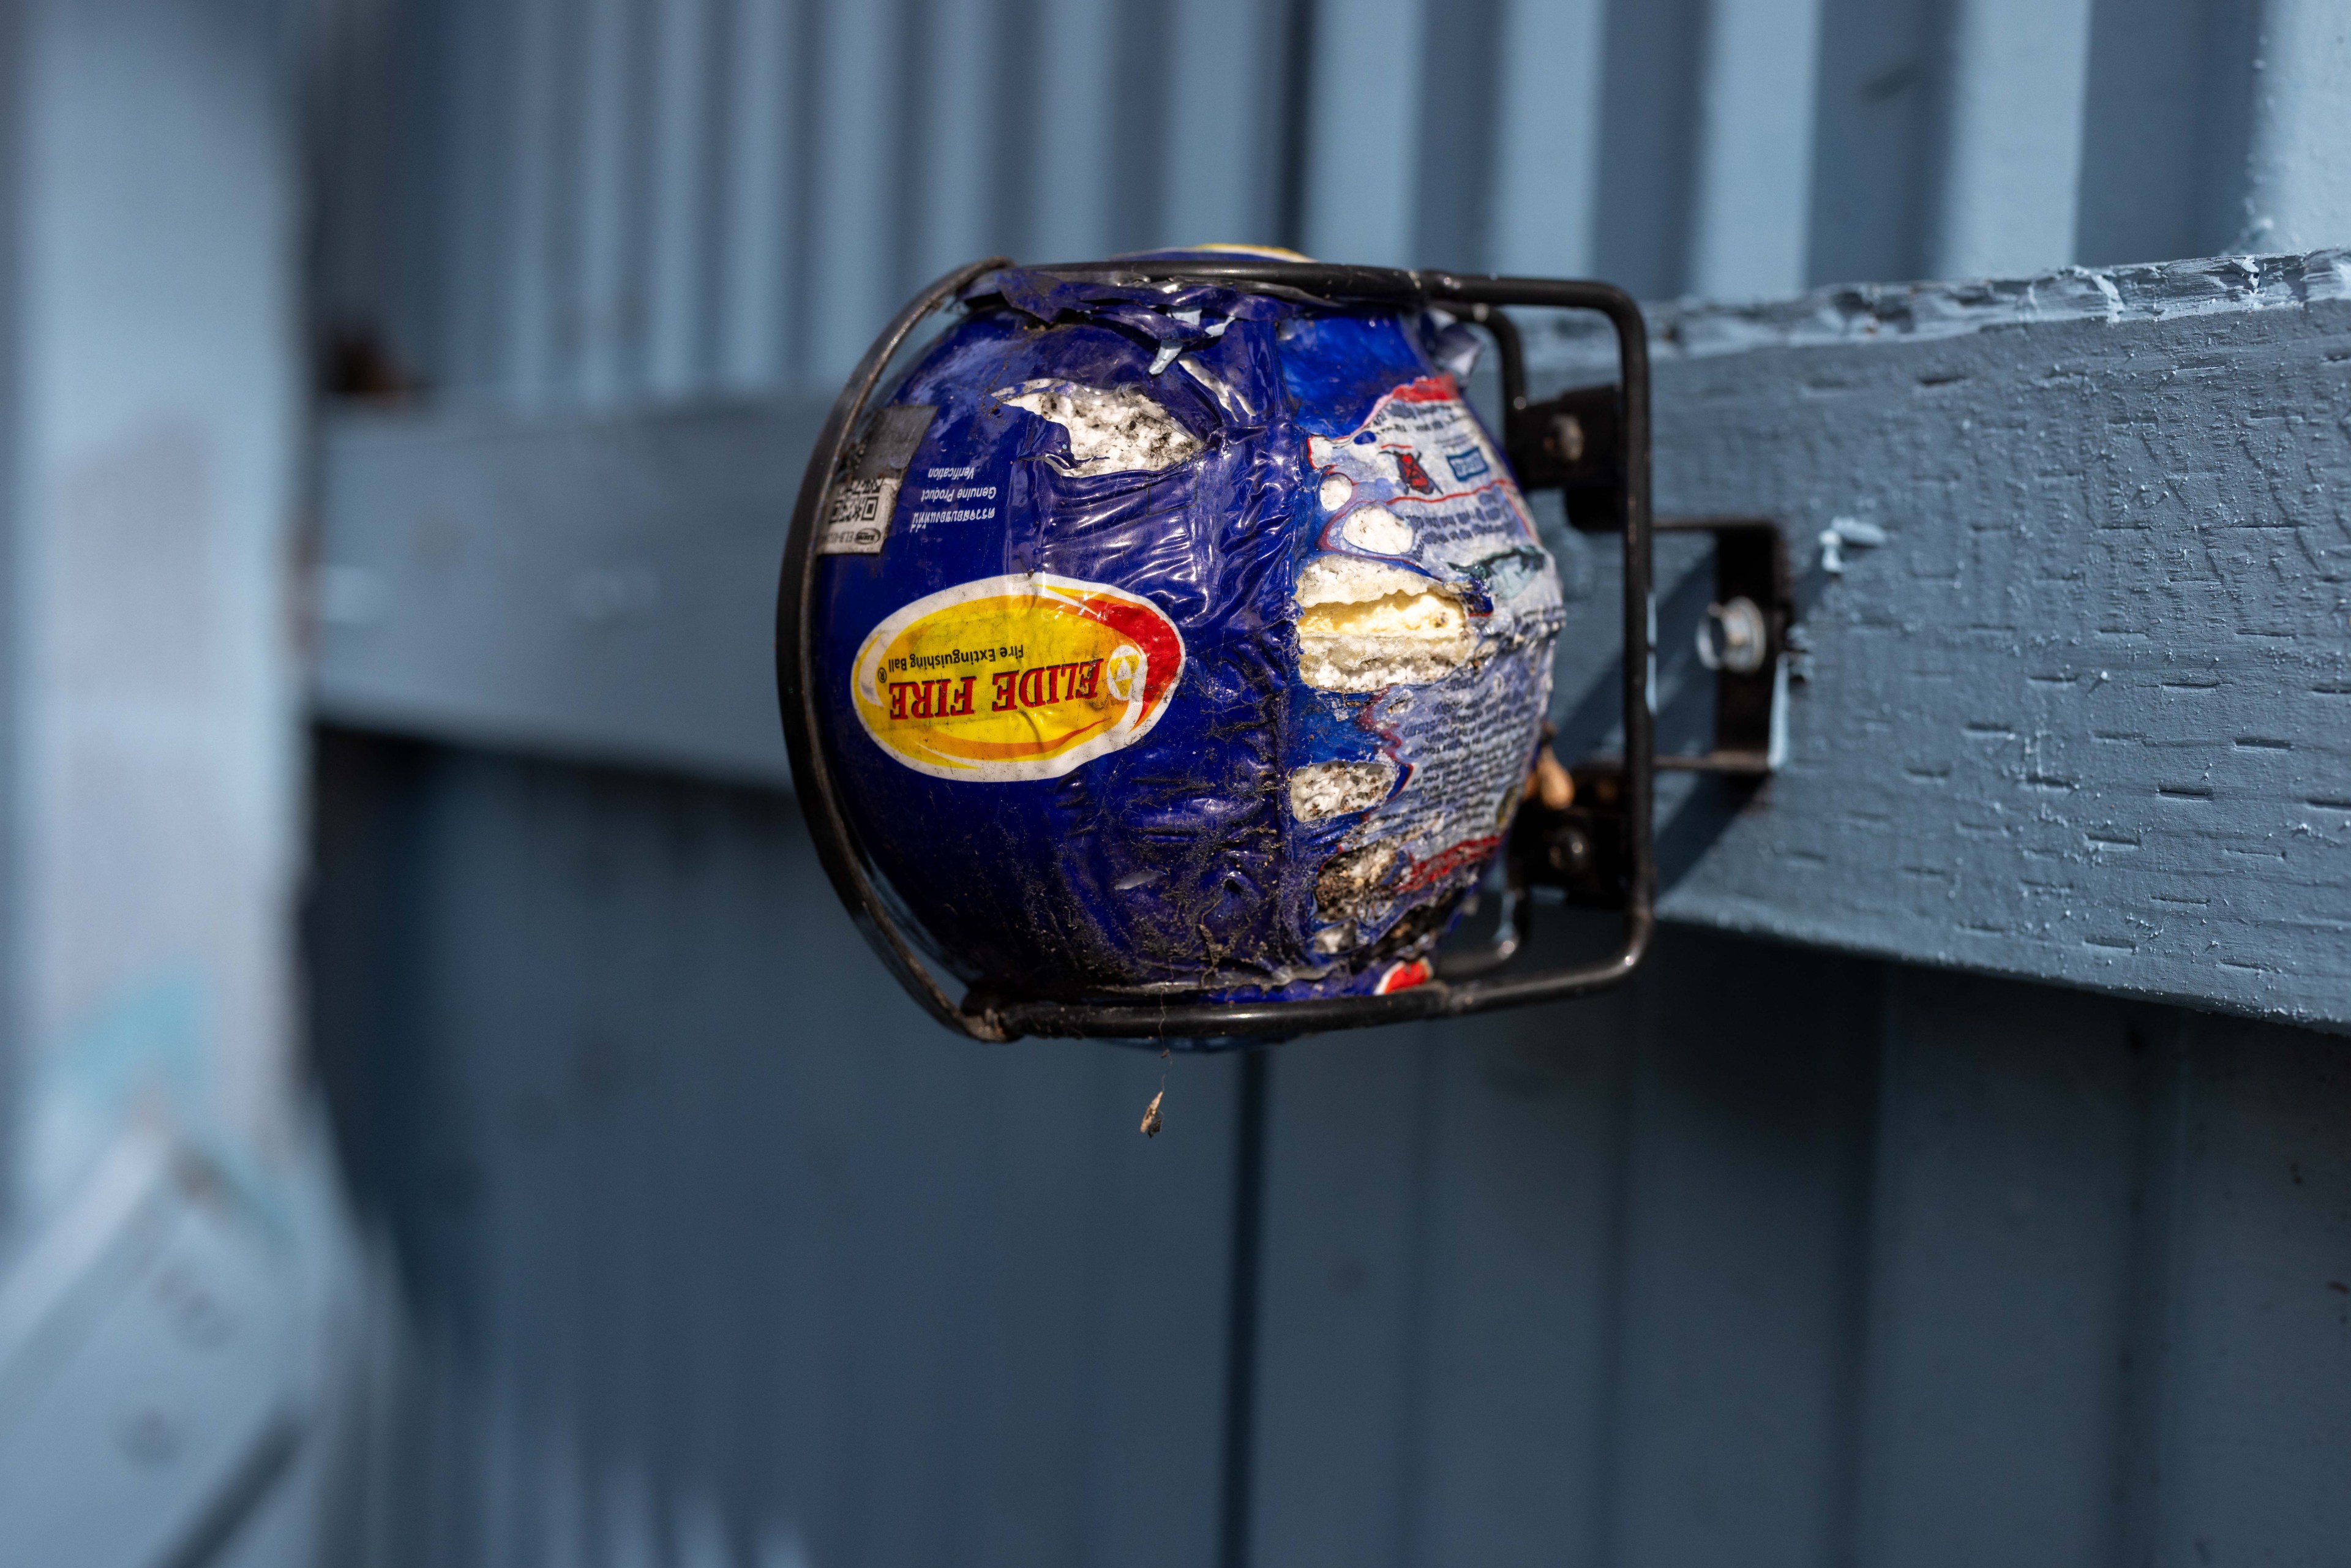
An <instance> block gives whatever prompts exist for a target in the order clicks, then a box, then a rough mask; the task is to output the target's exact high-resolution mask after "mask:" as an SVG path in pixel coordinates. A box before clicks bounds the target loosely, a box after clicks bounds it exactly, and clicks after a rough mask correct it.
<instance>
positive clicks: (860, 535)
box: [816, 475, 899, 555]
mask: <svg viewBox="0 0 2351 1568" xmlns="http://www.w3.org/2000/svg"><path fill="white" fill-rule="evenodd" d="M898 485H899V478H898V476H895V475H893V476H890V477H888V478H883V479H843V480H841V481H840V482H839V483H837V484H835V485H834V486H833V487H832V507H831V515H830V516H828V517H826V518H825V520H824V535H823V537H822V538H820V539H818V540H817V546H816V553H817V554H819V555H879V554H881V553H882V541H883V539H885V538H889V536H890V514H891V512H892V511H893V509H894V508H895V507H897V505H898Z"/></svg>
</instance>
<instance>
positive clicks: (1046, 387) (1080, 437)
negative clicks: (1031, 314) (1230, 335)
mask: <svg viewBox="0 0 2351 1568" xmlns="http://www.w3.org/2000/svg"><path fill="white" fill-rule="evenodd" d="M995 396H996V399H997V401H998V402H1002V403H1004V404H1006V405H1007V406H1008V407H1011V408H1018V409H1025V410H1027V411H1028V412H1029V413H1033V414H1035V415H1036V416H1037V417H1038V418H1040V419H1050V420H1051V421H1052V422H1053V423H1055V424H1058V425H1060V426H1061V428H1062V429H1063V430H1066V431H1068V432H1069V433H1070V455H1069V457H1068V458H1067V459H1066V460H1065V461H1064V462H1063V464H1062V468H1063V471H1064V472H1066V473H1071V474H1135V473H1151V472H1154V471H1156V470H1158V469H1161V468H1170V467H1173V466H1175V465H1176V464H1178V463H1181V462H1183V461H1184V460H1185V459H1186V458H1187V457H1190V456H1191V455H1193V454H1195V453H1196V452H1197V451H1199V450H1200V443H1199V441H1198V439H1197V438H1196V437H1195V436H1194V435H1193V434H1192V433H1191V432H1190V431H1187V430H1186V429H1185V428H1184V427H1183V426H1182V425H1180V424H1178V423H1175V416H1174V415H1172V414H1170V413H1168V412H1167V411H1166V410H1165V409H1164V408H1162V407H1160V405H1159V404H1157V403H1156V402H1153V401H1152V400H1151V399H1149V398H1147V397H1145V396H1144V395H1143V394H1142V393H1141V392H1134V391H1124V390H1112V389H1108V388H1103V387H1087V386H1079V385H1078V384H1076V383H1075V382H1026V383H1024V384H1023V385H1020V386H1018V387H1008V388H1006V389H1004V390H1003V391H1001V392H997V393H996V394H995Z"/></svg>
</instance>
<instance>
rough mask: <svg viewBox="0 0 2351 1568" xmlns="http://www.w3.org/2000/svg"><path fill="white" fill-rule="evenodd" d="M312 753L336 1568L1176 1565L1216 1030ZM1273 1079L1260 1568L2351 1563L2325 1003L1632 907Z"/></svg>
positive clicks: (574, 797)
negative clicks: (340, 1142)
mask: <svg viewBox="0 0 2351 1568" xmlns="http://www.w3.org/2000/svg"><path fill="white" fill-rule="evenodd" d="M322 763H323V771H322V774H321V779H322V785H323V789H322V795H321V826H322V833H323V837H322V840H321V848H322V852H323V853H322V856H321V862H320V863H321V866H322V868H323V881H322V883H321V885H320V889H319V896H318V899H317V902H316V904H315V909H314V919H313V926H312V930H313V956H314V963H315V966H316V967H315V968H314V977H315V982H316V988H317V994H318V995H319V998H320V1000H319V1009H320V1010H319V1013H318V1015H317V1036H318V1039H319V1045H320V1049H321V1051H322V1053H323V1067H324V1071H325V1075H326V1079H327V1082H328V1083H329V1089H330V1092H331V1094H332V1096H333V1098H334V1099H335V1100H336V1102H337V1103H338V1105H339V1107H340V1110H341V1111H342V1113H343V1115H342V1123H343V1124H344V1125H345V1126H346V1127H347V1128H349V1129H350V1130H351V1131H352V1133H354V1134H357V1135H356V1137H355V1138H354V1139H353V1140H352V1141H351V1142H350V1143H349V1144H348V1145H347V1157H348V1159H349V1161H350V1168H351V1171H352V1175H353V1179H354V1185H355V1186H356V1188H357V1190H358V1192H359V1193H360V1197H361V1200H362V1202H363V1205H364V1206H365V1207H366V1210H367V1212H368V1213H369V1214H370V1215H371V1217H372V1218H373V1219H374V1221H375V1222H376V1223H377V1224H378V1225H380V1226H381V1228H382V1229H383V1233H384V1234H386V1235H388V1236H390V1237H392V1238H394V1239H396V1241H397V1246H396V1248H395V1249H394V1251H393V1254H392V1260H390V1264H391V1266H392V1267H393V1268H395V1269H396V1272H397V1275H398V1278H399V1279H400V1280H401V1281H402V1286H403V1289H404V1291H405V1295H404V1301H405V1302H406V1307H405V1309H404V1310H401V1311H394V1310H393V1308H392V1302H391V1301H390V1300H389V1299H387V1300H386V1301H380V1302H379V1303H378V1305H377V1307H376V1308H375V1311H376V1312H378V1313H379V1317H378V1321H377V1324H376V1331H375V1332H376V1333H377V1334H378V1336H379V1341H380V1343H381V1345H382V1347H383V1350H382V1354H384V1356H385V1366H386V1375H385V1382H384V1384H383V1385H382V1386H381V1389H380V1391H379V1403H378V1404H377V1406H375V1408H374V1425H373V1427H371V1433H372V1436H371V1446H370V1447H368V1448H366V1449H365V1450H364V1454H363V1459H364V1463H363V1465H362V1467H361V1468H360V1469H359V1470H358V1471H357V1472H356V1473H355V1475H354V1477H353V1480H354V1486H353V1490H352V1491H351V1493H350V1496H351V1497H352V1498H353V1500H354V1501H353V1504H352V1506H351V1507H350V1508H349V1509H347V1510H346V1511H345V1513H344V1514H343V1516H342V1529H343V1531H345V1532H346V1533H345V1534H344V1535H343V1536H341V1537H339V1538H337V1539H336V1540H334V1541H332V1542H330V1543H329V1544H330V1548H331V1552H330V1556H331V1560H334V1561H338V1562H350V1563H379V1562H381V1563H420V1562H433V1563H499V1564H513V1565H516V1568H534V1565H536V1564H540V1563H547V1564H555V1563H571V1562H580V1561H588V1562H597V1561H602V1562H612V1563H632V1562H640V1561H641V1562H645V1563H677V1564H680V1565H681V1568H699V1565H700V1564H702V1563H719V1562H732V1563H758V1564H761V1565H762V1568H765V1565H766V1564H768V1563H789V1562H797V1561H799V1560H800V1559H799V1558H797V1557H794V1556H793V1555H791V1553H792V1552H804V1553H805V1560H806V1561H808V1562H810V1563H818V1564H835V1563H936V1562H954V1563H1007V1564H1013V1563H1019V1564H1026V1565H1037V1564H1050V1563H1070V1564H1076V1563H1161V1562H1164V1563H1203V1562H1207V1561H1211V1560H1212V1557H1213V1552H1212V1548H1213V1542H1214V1540H1215V1521H1216V1511H1217V1463H1218V1458H1219V1446H1218V1445H1219V1428H1218V1420H1219V1413H1218V1399H1219V1396H1220V1393H1221V1386H1222V1377H1223V1368H1224V1358H1225V1354H1226V1352H1227V1345H1226V1342H1225V1319H1224V1315H1223V1307H1224V1301H1225V1291H1226V1285H1227V1280H1226V1273H1225V1269H1226V1261H1227V1257H1226V1233H1225V1228H1224V1227H1225V1223H1226V1218H1227V1216H1228V1206H1229V1202H1230V1191H1229V1186H1228V1183H1229V1181H1230V1173H1231V1169H1232V1164H1231V1161H1232V1146H1231V1142H1230V1138H1231V1130H1232V1117H1233V1106H1234V1100H1233V1095H1234V1092H1235V1082H1236V1074H1235V1071H1234V1067H1235V1064H1234V1061H1233V1060H1232V1059H1230V1058H1223V1059H1198V1058H1187V1059H1184V1060H1181V1061H1175V1062H1174V1063H1173V1064H1172V1065H1171V1066H1170V1067H1168V1068H1165V1069H1164V1068H1163V1066H1162V1064H1161V1063H1160V1061H1159V1060H1158V1058H1157V1057H1156V1056H1155V1055H1154V1054H1152V1053H1150V1052H1147V1051H1128V1050H1121V1049H1108V1048H1099V1047H1081V1046H1071V1045H1067V1044H1057V1043H1051V1042H1027V1043H1023V1044H1020V1045H1016V1046H1012V1047H1008V1048H988V1049H979V1048H975V1047H972V1046H970V1045H969V1044H967V1043H966V1042H962V1041H958V1040H955V1039H953V1038H951V1037H949V1036H947V1035H946V1034H945V1033H943V1032H941V1031H939V1030H935V1029H934V1028H932V1027H931V1026H929V1025H928V1024H927V1023H926V1022H925V1021H924V1020H923V1019H921V1018H920V1017H919V1016H918V1015H916V1013H915V1012H914V1009H913V1008H912V1007H911V1006H910V1005H909V1004H908V1003H906V1002H905V1001H904V999H903V998H901V997H900V996H898V994H897V993H896V992H895V990H894V988H893V987H892V986H891V985H890V983H889V982H888V980H887V979H886V977H884V976H883V974H882V972H881V970H880V969H879V967H878V966H877V965H876V964H875V963H874V962H873V961H872V959H871V957H870V956H868V955H867V954H866V953H865V951H864V949H863V947H862V944H861V943H860V942H859V941H858V940H857V938H856V937H855V936H853V934H852V932H851V931H850V929H849V927H848V925H847V923H846V922H845V921H844V920H843V919H841V916H840V915H838V914H837V913H836V912H835V910H834V909H833V907H832V905H831V900H830V896H829V894H825V893H824V892H823V890H822V886H821V883H820V876H819V873H818V872H817V870H816V868H815V866H814V864H813V862H812V857H811V853H810V850H809V848H808V846H807V842H806V840H805V837H804V834H803V832H802V830H801V828H800V826H799V822H798V821H796V820H795V817H794V813H793V811H792V809H791V807H790V806H789V803H788V802H786V801H785V800H782V799H781V798H779V797H777V796H775V795H771V794H768V793H766V792H761V791H746V790H729V789H722V788H718V787H714V786H706V785H696V784H685V783H679V782H674V781H669V780H664V779H655V778H652V777H647V776H634V775H627V774H620V773H612V772H606V771H597V770H588V769H580V768H569V767H562V766H558V765H553V764H546V763H530V762H523V761H516V760H508V759H503V758H495V757H491V756H487V755H479V754H468V753H464V752H455V751H448V750H444V749H440V748H434V747H418V746H413V745H411V744H407V743H394V742H387V741H380V740H372V739H368V738H365V737H358V736H355V735H351V734H349V733H346V732H333V733H330V734H329V737H327V740H326V742H325V749H324V751H323V752H322ZM1553 935H1554V939H1560V938H1562V937H1563V936H1566V935H1571V934H1568V933H1562V932H1554V934H1553ZM1162 1071H1168V1072H1169V1074H1170V1076H1169V1079H1168V1096H1167V1118H1168V1130H1167V1131H1166V1132H1165V1134H1162V1135H1161V1136H1160V1137H1159V1138H1158V1139H1156V1140H1155V1141H1152V1142H1149V1143H1146V1142H1145V1141H1144V1140H1143V1139H1142V1138H1141V1137H1139V1136H1138V1135H1136V1134H1135V1132H1134V1121H1135V1118H1136V1117H1137V1116H1139V1115H1140V1113H1141V1110H1142V1106H1143V1104H1144V1102H1145V1101H1146V1100H1147V1099H1148V1098H1149V1097H1150V1095H1151V1093H1152V1092H1153V1091H1154V1090H1155V1088H1156V1087H1157V1085H1158V1082H1159V1077H1160V1073H1161V1072H1162ZM1270 1097H1271V1098H1270V1105H1271V1124H1270V1144H1269V1165H1268V1168H1267V1172H1266V1188H1265V1202H1266V1205H1267V1207H1266V1218H1265V1231H1264V1253H1263V1260H1262V1268H1263V1276H1262V1281H1261V1286H1260V1289H1261V1292H1262V1295H1261V1310H1260V1316H1259V1322H1258V1329H1257V1334H1258V1341H1257V1343H1258V1352H1259V1365H1260V1377H1259V1396H1258V1400H1257V1403H1256V1406H1255V1409H1254V1417H1255V1443H1256V1450H1257V1461H1256V1467H1255V1494H1256V1497H1257V1499H1258V1504H1257V1508H1256V1510H1255V1521H1254V1528H1253V1531H1252V1537H1251V1539H1252V1544H1253V1550H1254V1561H1257V1562H1259V1563H1297V1562H1346V1563H1364V1564H1398V1565H1406V1564H1410V1565H1420V1564H1427V1565H1436V1564H1449V1563H1465V1562H1475V1563H1485V1564H1496V1565H1503V1564H1510V1563H1530V1564H1533V1563H1583V1564H1594V1565H1599V1564H1611V1565H1614V1564H1644V1565H1646V1564H1661V1565H1662V1564H1681V1563H1692V1564H1695V1563H1721V1562H1740V1563H1790V1564H1810V1563H1831V1562H1859V1563H1878V1564H1889V1565H1892V1564H1901V1565H1910V1564H1917V1565H1935V1568H1940V1565H1943V1564H1959V1563H1984V1562H1993V1561H1998V1562H2005V1563H2020V1564H2033V1563H2048V1564H2053V1565H2055V1564H2077V1563H2105V1562H2114V1563H2134V1564H2137V1563H2158V1564H2172V1563H2179V1564H2200V1563H2204V1562H2206V1561H2208V1560H2209V1561H2210V1562H2213V1563H2231V1562H2258V1561H2281V1562H2313V1563H2316V1562H2325V1561H2328V1560H2330V1558H2331V1556H2332V1554H2333V1553H2334V1551H2335V1546H2336V1545H2337V1544H2339V1542H2341V1541H2343V1540H2344V1539H2346V1538H2351V1491H2346V1489H2345V1488H2343V1487H2342V1486H2341V1485H2339V1479H2340V1477H2341V1475H2342V1473H2343V1469H2344V1466H2345V1464H2346V1458H2351V1415H2346V1411H2351V1406H2346V1399H2345V1397H2344V1395H2343V1390H2344V1389H2345V1388H2346V1386H2351V1323H2346V1318H2351V1294H2346V1287H2351V1140H2346V1134H2345V1132H2344V1129H2345V1128H2346V1127H2351V1060H2346V1055H2345V1052H2344V1047H2343V1042H2342V1041H2341V1040H2339V1039H2336V1038H2335V1037H2331V1036H2322V1035H2315V1034H2306V1033H2302V1032H2299V1031H2296V1030H2290V1029H2285V1028H2281V1027H2277V1026H2273V1025H2264V1024H2256V1023H2249V1022H2242V1021H2235V1020H2229V1019H2218V1018H2210V1017H2205V1016H2200V1015H2196V1014H2192V1013H2187V1012H2182V1011H2179V1010H2177V1009H2166V1008H2158V1007H2147V1006H2139V1005H2134V1004H2129V1003H2124V1002H2118V1001H2114V1000H2109V999H2105V998H2095V997H2091V996H2087V995H2084V994H2080V993H2074V992H2068V991H2064V990H2059V989H2054V988H2043V987H2037V986H2032V985H2025V984H2021V983H2015V982H2007V981H1997V980H1988V979H1981V978H1971V977H1963V976H1956V975H1948V974H1933V973H1928V972H1925V971H1920V970H1916V969H1911V968H1908V967H1903V966H1899V965H1888V964H1881V963H1876V962H1872V961H1868V960H1863V959H1855V958H1848V957H1839V956H1830V955H1823V954H1817V953H1811V952H1806V951H1804V950H1802V949H1796V948H1788V947H1782V946H1774V945H1771V944H1768V943H1761V942H1756V941H1753V940H1750V939H1742V938H1734V937H1727V936H1711V935H1706V934H1701V933H1696V932H1687V931H1676V932H1671V933H1669V934H1668V936H1667V938H1666V940H1665V942H1664V944H1663V946H1662V947H1661V949H1660V952H1659V954H1658V956H1657V958H1656V961H1655V963H1654V965H1653V967H1651V968H1650V969H1649V970H1648V971H1647V972H1646V974H1645V976H1644V977H1643V978H1642V979H1641V980H1640V981H1639V982H1638V983H1637V984H1636V985H1635V987H1634V988H1632V989H1630V990H1628V991H1625V992H1623V993H1620V994H1617V995H1614V996H1612V997H1609V998H1603V999H1601V1000H1597V1001H1594V1002H1591V1003H1585V1004H1573V1005H1569V1006H1566V1007H1562V1008H1552V1009H1541V1010H1537V1011H1531V1012H1525V1013H1517V1014H1504V1015H1499V1016H1497V1017H1493V1018H1488V1019H1477V1020H1471V1021H1469V1022H1467V1023H1460V1024H1456V1025H1452V1026H1447V1027H1442V1028H1436V1027H1428V1028H1416V1029H1410V1030H1394V1031H1387V1032H1385V1033H1382V1034H1374V1035H1364V1036H1353V1037H1341V1038H1333V1039H1327V1040H1309V1041H1304V1042H1300V1043H1297V1044H1293V1045H1289V1046H1284V1047H1281V1048H1280V1049H1279V1050H1278V1051H1276V1052H1275V1055H1274V1058H1273V1062H1272V1071H1271V1081H1270ZM697 1521H699V1522H697ZM695 1531H705V1534H706V1533H709V1532H711V1531H716V1532H717V1535H716V1538H717V1539H720V1540H722V1541H723V1542H725V1543H726V1551H725V1552H719V1551H717V1550H716V1549H715V1548H714V1549H712V1550H710V1551H708V1552H702V1553H701V1554H699V1555H697V1550H698V1549H696V1548H694V1547H693V1546H692V1544H691V1542H689V1541H687V1539H686V1537H688V1536H691V1535H692V1534H693V1533H694V1532H695ZM591 1541H593V1542H601V1545H597V1546H590V1545H588V1544H586V1543H587V1542H591ZM632 1542H642V1546H641V1547H639V1546H634V1545H632ZM762 1542H764V1543H765V1545H764V1546H762V1544H761V1543H762ZM762 1551H764V1552H766V1553H767V1555H765V1556H762V1555H760V1552H762ZM2208 1552H2209V1553H2210V1556H2209V1559H2208V1557H2207V1556H2206V1553H2208ZM600 1553H601V1555H600Z"/></svg>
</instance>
